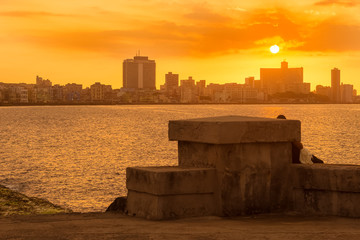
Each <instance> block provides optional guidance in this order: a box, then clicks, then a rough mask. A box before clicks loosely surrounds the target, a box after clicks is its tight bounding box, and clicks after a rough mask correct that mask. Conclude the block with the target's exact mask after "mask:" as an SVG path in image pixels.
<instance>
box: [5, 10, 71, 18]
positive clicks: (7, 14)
mask: <svg viewBox="0 0 360 240" xmlns="http://www.w3.org/2000/svg"><path fill="white" fill-rule="evenodd" d="M0 16H4V17H25V18H26V17H68V16H72V15H69V14H59V13H52V12H43V11H39V12H36V11H6V12H0Z"/></svg>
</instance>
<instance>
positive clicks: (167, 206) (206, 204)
mask: <svg viewBox="0 0 360 240" xmlns="http://www.w3.org/2000/svg"><path fill="white" fill-rule="evenodd" d="M127 198H128V203H127V210H128V214H129V215H130V216H137V217H143V218H147V219H150V220H165V219H173V218H183V217H199V216H211V215H214V214H215V204H214V195H213V194H212V193H208V194H183V195H160V196H159V195H152V194H148V193H142V192H136V191H133V190H129V191H128V197H127Z"/></svg>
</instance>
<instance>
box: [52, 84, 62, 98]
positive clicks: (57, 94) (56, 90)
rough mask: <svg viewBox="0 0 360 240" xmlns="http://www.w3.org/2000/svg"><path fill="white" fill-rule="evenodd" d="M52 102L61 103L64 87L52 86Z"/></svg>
mask: <svg viewBox="0 0 360 240" xmlns="http://www.w3.org/2000/svg"><path fill="white" fill-rule="evenodd" d="M52 100H53V101H54V102H62V101H63V100H64V86H60V85H59V84H55V85H54V86H52Z"/></svg>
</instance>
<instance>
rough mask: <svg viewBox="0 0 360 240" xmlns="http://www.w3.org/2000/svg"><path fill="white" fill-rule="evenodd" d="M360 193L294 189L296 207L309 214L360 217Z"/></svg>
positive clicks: (299, 210)
mask: <svg viewBox="0 0 360 240" xmlns="http://www.w3.org/2000/svg"><path fill="white" fill-rule="evenodd" d="M359 202H360V194H358V193H351V192H337V191H322V190H313V189H311V190H309V189H294V209H295V210H296V211H298V212H301V213H304V214H309V215H314V214H315V215H333V216H342V217H360V205H359Z"/></svg>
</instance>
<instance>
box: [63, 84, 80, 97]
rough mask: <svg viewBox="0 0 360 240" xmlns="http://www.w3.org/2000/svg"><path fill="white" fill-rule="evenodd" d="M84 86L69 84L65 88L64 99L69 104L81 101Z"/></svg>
mask: <svg viewBox="0 0 360 240" xmlns="http://www.w3.org/2000/svg"><path fill="white" fill-rule="evenodd" d="M82 89H83V88H82V84H76V83H68V84H66V85H65V86H64V99H65V101H67V102H73V101H80V100H81V93H82Z"/></svg>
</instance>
